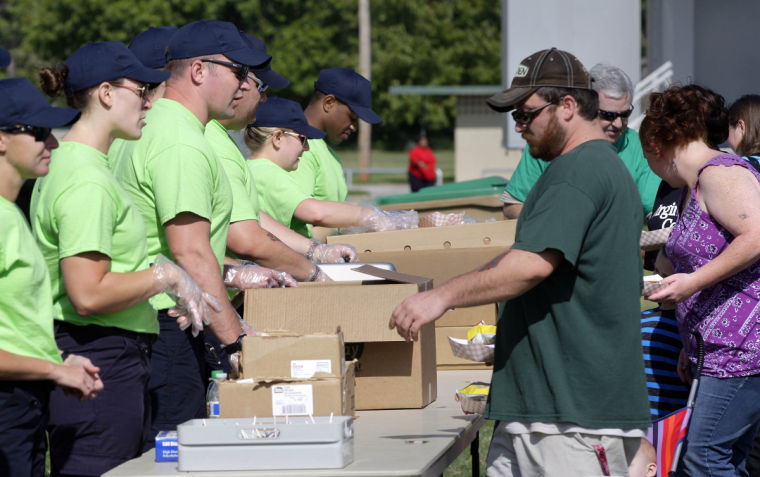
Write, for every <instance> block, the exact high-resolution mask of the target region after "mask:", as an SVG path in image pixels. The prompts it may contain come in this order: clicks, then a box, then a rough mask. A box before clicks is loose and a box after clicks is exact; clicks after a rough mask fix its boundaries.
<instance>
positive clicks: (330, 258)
mask: <svg viewBox="0 0 760 477" xmlns="http://www.w3.org/2000/svg"><path fill="white" fill-rule="evenodd" d="M307 258H309V259H311V260H314V261H315V262H317V263H345V262H356V261H358V260H359V257H358V255H357V254H356V249H355V248H354V247H352V246H351V245H348V244H342V243H336V244H332V245H328V244H323V243H321V244H317V245H316V246H315V247H314V250H313V251H312V256H311V257H307Z"/></svg>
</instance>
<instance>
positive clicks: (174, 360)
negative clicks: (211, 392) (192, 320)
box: [145, 310, 207, 450]
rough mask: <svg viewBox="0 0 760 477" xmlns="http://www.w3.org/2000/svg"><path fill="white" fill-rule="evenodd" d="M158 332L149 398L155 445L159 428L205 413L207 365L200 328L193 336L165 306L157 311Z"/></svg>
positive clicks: (149, 444) (150, 444)
mask: <svg viewBox="0 0 760 477" xmlns="http://www.w3.org/2000/svg"><path fill="white" fill-rule="evenodd" d="M158 323H159V325H160V327H161V332H160V333H159V335H158V340H157V341H156V342H155V343H154V344H153V355H152V358H151V367H152V370H153V371H152V374H151V377H150V384H149V390H150V399H151V406H152V412H153V413H152V424H151V429H150V434H151V438H150V440H149V441H148V442H146V443H145V449H146V450H147V449H150V448H151V447H153V446H154V444H155V443H154V439H155V436H156V434H158V432H159V431H170V430H174V429H176V428H177V424H182V423H183V422H185V421H188V420H190V419H197V418H203V417H206V386H207V381H206V365H205V352H204V341H203V332H201V333H200V334H199V335H198V336H196V337H193V335H192V333H191V331H190V330H191V328H188V329H186V330H185V331H182V330H180V329H179V326H177V321H176V318H172V317H171V316H169V315H167V313H166V310H161V311H159V312H158Z"/></svg>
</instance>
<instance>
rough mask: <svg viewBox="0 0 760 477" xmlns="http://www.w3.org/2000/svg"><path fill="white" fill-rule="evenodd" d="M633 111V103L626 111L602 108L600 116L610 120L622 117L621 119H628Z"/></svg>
mask: <svg viewBox="0 0 760 477" xmlns="http://www.w3.org/2000/svg"><path fill="white" fill-rule="evenodd" d="M632 112H633V105H631V107H630V108H628V109H626V110H625V111H621V112H619V113H616V112H613V111H605V110H603V109H600V110H599V117H600V118H602V119H604V120H605V121H609V122H612V121H614V120H616V119H617V118H620V119H621V120H623V121H626V120H627V119H628V117H629V116H630V115H631V113H632Z"/></svg>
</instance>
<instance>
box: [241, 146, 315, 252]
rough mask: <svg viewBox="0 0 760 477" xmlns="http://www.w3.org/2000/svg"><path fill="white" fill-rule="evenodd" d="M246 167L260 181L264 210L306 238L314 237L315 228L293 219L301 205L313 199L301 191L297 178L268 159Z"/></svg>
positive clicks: (260, 159)
mask: <svg viewBox="0 0 760 477" xmlns="http://www.w3.org/2000/svg"><path fill="white" fill-rule="evenodd" d="M246 166H248V170H249V171H251V175H252V176H253V179H254V180H255V181H256V191H257V192H258V194H259V204H260V205H261V210H263V211H264V212H266V213H267V214H269V215H270V216H271V217H272V218H273V219H274V220H276V221H277V222H279V223H281V224H283V225H284V226H286V227H290V228H291V229H293V230H294V231H296V232H298V233H299V234H301V235H303V236H304V237H311V227H309V225H308V224H306V223H304V222H301V221H300V220H298V219H297V218H295V217H294V216H293V214H294V213H295V212H296V207H298V204H300V203H301V202H303V201H304V200H306V199H310V198H311V196H310V195H309V194H307V193H306V192H305V191H304V190H303V189H301V186H300V185H299V184H298V183H297V182H296V181H295V180H294V178H293V176H292V175H290V174H289V173H288V171H286V170H285V169H283V168H281V167H280V166H278V165H277V164H275V163H274V162H272V161H270V160H269V159H265V158H258V159H253V160H250V161H247V162H246ZM298 167H299V168H300V167H301V166H300V165H299V166H298Z"/></svg>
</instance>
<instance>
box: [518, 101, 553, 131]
mask: <svg viewBox="0 0 760 477" xmlns="http://www.w3.org/2000/svg"><path fill="white" fill-rule="evenodd" d="M553 104H554V103H552V102H549V103H546V104H544V105H542V106H539V107H537V108H533V109H529V110H527V111H520V110H519V109H516V110H514V111H512V119H514V120H515V122H516V123H517V124H519V125H520V126H527V125H528V124H530V123H531V122H532V121H533V120H534V119H536V116H538V115H539V114H541V111H542V110H543V109H544V108H545V107H547V106H551V105H553Z"/></svg>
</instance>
